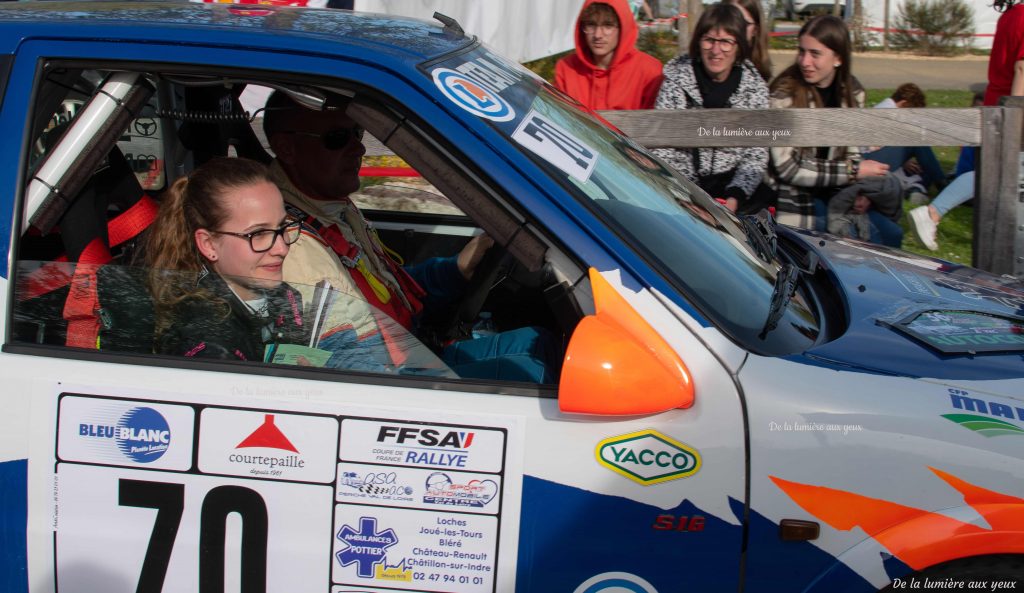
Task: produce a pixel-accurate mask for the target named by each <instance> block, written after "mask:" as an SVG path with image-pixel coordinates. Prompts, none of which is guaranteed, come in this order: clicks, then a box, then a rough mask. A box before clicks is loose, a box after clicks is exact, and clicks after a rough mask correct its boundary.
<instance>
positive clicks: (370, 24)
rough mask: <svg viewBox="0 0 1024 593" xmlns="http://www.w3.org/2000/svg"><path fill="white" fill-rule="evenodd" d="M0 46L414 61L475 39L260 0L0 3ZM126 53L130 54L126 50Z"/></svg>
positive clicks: (426, 26)
mask: <svg viewBox="0 0 1024 593" xmlns="http://www.w3.org/2000/svg"><path fill="white" fill-rule="evenodd" d="M0 31H2V33H0V52H2V53H13V52H14V50H15V49H16V47H17V44H18V43H19V42H21V41H22V40H24V39H30V38H49V39H55V38H57V39H83V40H84V39H91V40H104V41H119V40H124V41H128V40H138V41H148V42H160V41H165V42H168V43H175V44H182V43H184V44H189V43H202V44H207V45H218V44H224V45H229V46H238V45H239V44H242V45H244V46H246V47H257V48H262V49H269V50H292V51H294V50H302V51H313V52H317V53H326V54H344V55H348V56H350V57H353V58H359V57H364V56H365V57H367V58H370V57H373V56H378V57H379V56H380V55H381V54H387V55H389V56H390V57H392V58H396V59H399V60H400V61H403V62H406V63H410V64H418V63H421V62H423V61H426V60H429V59H431V58H436V57H439V56H442V55H444V54H447V53H450V52H452V51H456V50H458V49H461V48H464V47H466V46H467V45H471V44H473V43H475V42H476V39H475V38H472V37H467V36H465V35H464V34H462V32H461V30H460V31H453V30H451V29H449V28H445V27H444V26H443V25H442V24H441V23H440V22H437V21H434V22H429V21H423V20H418V19H412V18H405V17H398V16H391V15H381V14H370V13H358V12H352V11H347V10H333V9H316V8H294V7H286V6H271V5H263V4H225V3H202V2H187V1H177V2H175V1H156V2H147V1H142V2H138V1H137V2H107V1H100V2H97V1H95V0H89V1H73V2H0ZM126 57H130V56H126Z"/></svg>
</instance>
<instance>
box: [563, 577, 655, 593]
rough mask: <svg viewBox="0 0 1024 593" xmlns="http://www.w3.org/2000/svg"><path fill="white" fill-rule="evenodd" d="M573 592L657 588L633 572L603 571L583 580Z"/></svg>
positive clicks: (651, 591) (651, 592)
mask: <svg viewBox="0 0 1024 593" xmlns="http://www.w3.org/2000/svg"><path fill="white" fill-rule="evenodd" d="M573 593H658V590H657V589H655V588H654V586H653V585H651V584H650V583H648V582H647V581H645V580H644V579H642V578H640V577H638V576H636V575H635V574H630V573H628V572H605V573H602V574H599V575H597V576H593V577H590V578H589V579H587V580H585V581H583V583H581V584H580V586H579V587H576V590H575V591H574V592H573Z"/></svg>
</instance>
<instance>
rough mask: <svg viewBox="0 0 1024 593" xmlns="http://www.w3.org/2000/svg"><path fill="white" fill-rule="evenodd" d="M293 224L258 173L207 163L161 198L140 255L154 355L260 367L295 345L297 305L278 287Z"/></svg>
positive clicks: (258, 169) (251, 167)
mask: <svg viewBox="0 0 1024 593" xmlns="http://www.w3.org/2000/svg"><path fill="white" fill-rule="evenodd" d="M299 229H300V223H299V222H297V221H293V220H290V219H289V218H288V216H287V215H286V213H285V209H284V200H283V198H282V197H281V192H280V191H279V190H278V189H277V186H276V185H274V183H273V181H271V179H270V177H269V173H268V171H267V168H266V167H265V166H263V165H262V164H260V163H257V162H255V161H250V160H247V159H241V158H216V159H213V160H210V161H208V162H207V163H205V164H204V165H202V166H201V167H199V168H198V169H196V170H195V171H193V172H192V174H191V175H189V176H188V177H183V178H181V179H178V180H177V181H176V182H175V183H174V185H172V186H171V188H170V189H169V190H168V191H167V192H166V195H165V196H164V198H163V201H162V202H161V205H160V214H159V215H158V217H157V220H156V222H154V224H153V227H152V228H151V229H150V230H149V236H148V238H147V241H148V244H147V246H146V250H145V253H146V254H147V260H148V261H147V264H148V266H149V268H150V278H149V284H150V287H149V288H150V291H151V293H152V294H153V299H154V304H155V307H156V313H157V339H156V350H157V352H160V353H163V354H173V355H184V356H190V357H208V358H221V359H232V360H253V361H263V360H264V359H265V351H266V350H267V346H270V345H273V344H302V343H305V342H306V341H307V329H306V327H305V324H304V323H303V319H302V298H301V296H300V295H299V293H298V292H297V291H296V290H294V289H292V288H291V287H290V286H288V285H287V284H285V283H284V282H283V281H282V275H281V270H282V264H283V263H284V259H285V257H286V256H287V255H288V248H289V245H291V244H292V243H294V242H295V241H296V240H297V239H298V238H299Z"/></svg>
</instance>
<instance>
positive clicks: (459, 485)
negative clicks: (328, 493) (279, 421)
mask: <svg viewBox="0 0 1024 593" xmlns="http://www.w3.org/2000/svg"><path fill="white" fill-rule="evenodd" d="M501 482H502V479H501V476H500V475H497V474H480V473H466V472H453V471H442V470H430V469H419V468H411V467H387V466H377V465H363V464H360V463H340V464H338V488H337V500H338V502H348V503H357V504H373V505H387V506H399V507H405V508H411V509H431V510H438V511H460V512H466V513H485V514H492V515H494V514H497V513H498V509H499V503H500V500H501Z"/></svg>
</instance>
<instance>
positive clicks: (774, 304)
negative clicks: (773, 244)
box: [757, 251, 818, 340]
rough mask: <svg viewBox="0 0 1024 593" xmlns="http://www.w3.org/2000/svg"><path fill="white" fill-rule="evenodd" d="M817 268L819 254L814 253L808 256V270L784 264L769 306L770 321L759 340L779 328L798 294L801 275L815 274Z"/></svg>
mask: <svg viewBox="0 0 1024 593" xmlns="http://www.w3.org/2000/svg"><path fill="white" fill-rule="evenodd" d="M817 267H818V254H817V253H814V252H813V251H812V252H810V253H808V254H807V269H803V268H799V267H797V266H796V264H792V263H784V264H782V267H781V268H779V273H778V275H776V276H775V287H774V288H773V289H772V299H771V303H770V304H769V305H768V319H767V320H765V322H764V327H763V328H762V329H761V333H760V334H758V336H757V337H758V338H760V339H762V340H763V339H765V337H766V336H767V335H768V333H769V332H771V331H772V330H774V329H775V328H776V327H778V325H779V320H780V319H782V315H783V314H785V312H786V307H788V306H789V302H790V301H791V300H792V299H793V295H794V294H795V293H796V287H797V284H798V282H797V281H798V280H800V274H814V271H815V269H817Z"/></svg>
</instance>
